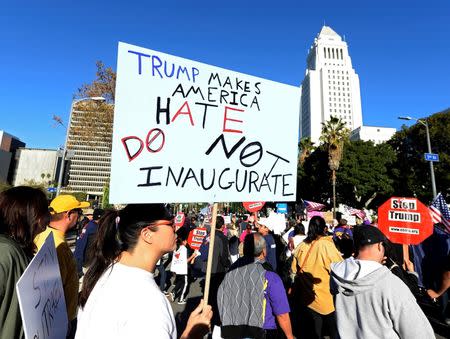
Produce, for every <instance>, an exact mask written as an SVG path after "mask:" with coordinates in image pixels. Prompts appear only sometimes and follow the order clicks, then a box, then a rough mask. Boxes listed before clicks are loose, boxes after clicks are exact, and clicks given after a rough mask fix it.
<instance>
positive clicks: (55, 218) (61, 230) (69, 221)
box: [34, 195, 90, 338]
mask: <svg viewBox="0 0 450 339" xmlns="http://www.w3.org/2000/svg"><path fill="white" fill-rule="evenodd" d="M89 205H90V204H89V202H87V201H83V202H80V201H78V200H77V199H76V198H75V197H74V196H73V195H59V196H57V197H56V198H55V199H53V200H52V202H51V203H50V207H49V210H50V215H51V218H50V224H49V226H47V228H46V229H45V231H43V232H42V233H39V234H38V235H37V236H36V238H35V239H34V243H35V244H36V247H37V248H38V250H39V249H40V248H41V247H42V245H43V244H44V242H45V239H47V237H48V235H49V234H50V232H52V233H53V238H54V239H55V247H56V253H57V255H58V263H59V270H60V272H61V280H62V285H63V289H64V297H65V299H66V307H67V318H68V320H69V329H68V332H67V333H68V334H67V337H68V338H73V337H74V336H75V330H76V317H77V304H78V273H77V264H76V262H75V258H74V256H73V254H72V251H71V250H70V247H69V245H68V244H67V242H66V239H65V234H66V232H67V231H68V230H70V229H71V228H72V227H74V226H75V225H76V223H77V221H78V218H79V216H80V214H81V213H82V211H81V209H82V208H86V207H89Z"/></svg>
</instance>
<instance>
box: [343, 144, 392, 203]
mask: <svg viewBox="0 0 450 339" xmlns="http://www.w3.org/2000/svg"><path fill="white" fill-rule="evenodd" d="M395 160H396V154H395V152H394V150H393V149H392V147H391V146H389V145H387V144H385V143H383V144H379V145H374V144H373V143H372V142H371V141H353V142H350V143H348V144H346V146H345V153H344V156H343V158H342V161H341V165H340V168H339V171H338V172H337V192H338V196H339V201H340V202H342V203H345V204H347V205H350V206H353V207H358V208H362V207H366V208H367V207H368V206H369V205H370V204H371V203H372V202H379V201H380V200H381V201H383V200H385V199H387V198H388V197H389V196H390V195H391V194H392V193H394V187H393V184H394V180H393V178H392V173H391V171H390V168H391V166H392V164H393V163H394V162H395Z"/></svg>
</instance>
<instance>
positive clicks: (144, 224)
mask: <svg viewBox="0 0 450 339" xmlns="http://www.w3.org/2000/svg"><path fill="white" fill-rule="evenodd" d="M137 225H138V226H140V227H142V228H144V227H150V228H152V227H155V226H169V227H171V228H172V229H173V230H174V231H175V223H174V220H173V219H172V220H159V221H158V222H154V223H151V224H149V223H148V222H138V223H137Z"/></svg>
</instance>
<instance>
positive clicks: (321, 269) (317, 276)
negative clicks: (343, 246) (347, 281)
mask: <svg viewBox="0 0 450 339" xmlns="http://www.w3.org/2000/svg"><path fill="white" fill-rule="evenodd" d="M293 257H294V258H293V261H292V267H291V269H292V273H293V274H294V276H295V280H294V281H295V282H296V285H294V303H295V304H296V305H299V307H298V309H297V310H296V313H297V314H296V315H295V316H294V319H295V318H297V319H295V320H294V323H296V324H298V328H299V329H300V330H298V331H297V334H298V337H299V338H308V339H309V338H322V329H324V330H325V329H326V330H325V332H328V335H329V336H330V337H331V338H332V339H334V338H337V337H338V334H337V327H336V316H335V310H334V304H333V298H332V296H331V292H330V265H331V263H332V262H339V261H342V257H341V254H340V253H339V251H338V250H337V248H336V246H335V245H334V242H333V239H332V237H331V236H328V235H327V225H326V224H325V220H324V219H323V218H322V217H319V216H314V217H312V218H311V220H310V221H309V227H308V235H307V237H306V239H305V240H304V241H303V242H302V243H301V244H300V245H298V246H297V248H296V249H295V251H294V253H293ZM295 290H297V291H295ZM296 292H297V293H296ZM296 320H297V322H296Z"/></svg>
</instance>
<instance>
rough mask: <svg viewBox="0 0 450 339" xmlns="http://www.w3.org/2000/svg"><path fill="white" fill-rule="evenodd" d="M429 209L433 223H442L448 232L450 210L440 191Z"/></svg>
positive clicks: (449, 227) (449, 230)
mask: <svg viewBox="0 0 450 339" xmlns="http://www.w3.org/2000/svg"><path fill="white" fill-rule="evenodd" d="M429 209H430V214H431V219H432V220H433V224H437V223H442V224H443V225H444V227H445V230H446V231H447V233H450V211H449V210H448V206H447V203H446V202H445V199H444V197H443V196H442V194H441V193H439V194H438V195H437V196H436V198H435V199H434V200H433V202H432V203H431V205H430V207H429Z"/></svg>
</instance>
